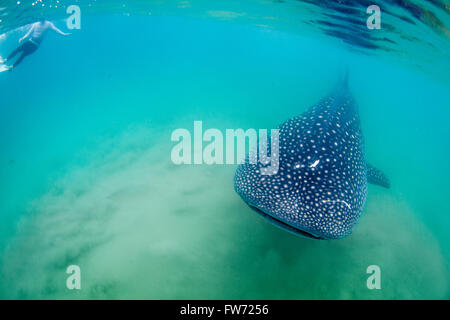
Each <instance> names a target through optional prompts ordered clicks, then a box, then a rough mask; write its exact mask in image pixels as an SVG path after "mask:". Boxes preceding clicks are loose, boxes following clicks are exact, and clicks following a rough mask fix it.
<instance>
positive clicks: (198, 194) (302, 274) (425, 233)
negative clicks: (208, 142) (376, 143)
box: [0, 127, 449, 299]
mask: <svg viewBox="0 0 450 320" xmlns="http://www.w3.org/2000/svg"><path fill="white" fill-rule="evenodd" d="M154 131H155V130H154V129H153V130H152V129H149V128H146V127H141V128H132V129H130V130H128V131H126V132H124V133H122V134H120V135H118V136H116V137H114V138H108V139H105V140H104V141H101V143H99V145H101V147H99V148H96V149H95V150H93V151H90V152H89V153H88V154H86V155H85V159H86V161H84V162H83V163H82V164H76V165H75V164H74V165H73V166H71V167H70V168H67V170H66V172H65V173H64V174H63V175H61V177H59V178H58V179H57V180H56V181H55V183H54V185H53V187H52V188H51V189H50V190H48V192H47V193H46V194H43V195H42V196H41V197H40V198H38V199H35V201H33V202H32V203H31V204H30V207H29V213H28V214H27V215H25V216H24V217H23V219H22V221H21V222H20V224H19V227H18V230H17V233H16V235H15V237H14V238H13V239H12V240H11V241H10V244H9V245H8V247H7V249H6V252H4V253H3V254H2V257H1V274H0V297H1V298H6V299H14V298H22V299H55V298H56V299H80V298H81V299H104V298H107V299H110V298H111V299H115V298H120V299H131V298H137V299H143V298H146V299H304V298H306V299H321V298H327V299H351V298H360V299H405V298H412V299H420V298H425V299H428V298H438V299H443V298H448V295H449V288H448V283H449V282H448V278H447V277H448V275H447V270H446V266H445V260H444V258H443V256H442V253H441V250H440V247H439V243H438V241H437V240H436V239H435V238H434V237H433V235H432V233H431V232H430V231H429V230H428V229H427V228H426V227H425V226H424V225H423V224H422V223H421V222H420V220H419V219H418V218H417V217H416V214H415V213H414V212H413V211H412V210H411V209H410V208H409V206H408V204H407V202H405V200H399V199H398V197H396V194H395V192H393V191H392V190H385V189H382V188H379V187H375V186H371V187H369V197H368V201H367V203H366V209H365V212H364V215H363V217H362V219H361V221H360V224H359V226H358V227H357V228H356V230H355V232H354V233H353V234H352V235H351V236H349V237H348V238H346V239H344V240H335V241H317V240H310V239H306V238H300V237H297V236H295V235H292V234H290V233H287V232H285V231H283V230H280V229H278V228H276V227H274V226H272V225H270V224H269V223H267V222H266V221H264V220H263V219H262V218H260V217H259V216H258V215H256V214H255V213H253V212H252V211H251V210H250V209H249V208H248V207H247V206H246V205H245V204H244V203H243V202H242V201H241V200H240V198H239V196H238V195H237V194H236V193H235V192H234V190H233V174H234V170H235V166H207V165H202V166H176V165H174V164H173V163H172V162H171V161H170V148H171V145H170V144H169V143H167V142H168V141H169V139H170V138H169V137H170V133H168V134H164V135H156V134H155V132H154ZM169 131H170V130H167V132H169ZM158 132H160V131H158ZM167 132H166V133H167ZM72 264H75V265H79V266H80V268H81V276H82V288H81V290H73V291H71V290H68V289H67V288H66V278H67V276H68V275H67V274H66V273H65V271H66V268H67V267H68V266H69V265H72ZM373 264H375V265H379V266H380V267H381V272H382V289H381V290H368V289H367V287H366V280H367V277H368V276H369V275H368V274H366V268H367V266H369V265H373Z"/></svg>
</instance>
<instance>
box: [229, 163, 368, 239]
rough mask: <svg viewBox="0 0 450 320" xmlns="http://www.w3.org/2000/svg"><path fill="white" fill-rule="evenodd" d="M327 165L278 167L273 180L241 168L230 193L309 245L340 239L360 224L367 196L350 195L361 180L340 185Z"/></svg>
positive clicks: (254, 166) (257, 169)
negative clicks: (323, 240) (308, 241)
mask: <svg viewBox="0 0 450 320" xmlns="http://www.w3.org/2000/svg"><path fill="white" fill-rule="evenodd" d="M327 159H328V158H327V157H324V158H323V159H322V158H321V159H308V158H305V161H296V162H294V163H290V162H284V161H283V162H282V163H280V166H279V169H278V172H277V173H276V174H274V175H263V174H261V172H262V171H261V167H260V165H259V164H249V163H245V164H242V165H241V166H240V167H239V168H238V170H237V171H236V175H235V179H234V186H235V190H236V192H237V193H238V194H239V195H240V196H241V198H242V199H243V200H244V201H245V202H246V203H247V204H248V205H249V206H250V207H251V208H252V209H253V210H255V211H256V212H257V213H259V214H260V215H261V216H263V217H264V218H266V219H267V220H269V221H270V222H271V223H273V224H275V225H277V226H278V227H281V228H283V229H285V230H287V231H290V232H292V233H295V234H297V235H301V236H304V237H308V238H314V239H336V238H342V237H345V236H346V235H348V234H349V233H350V232H351V231H352V229H353V227H354V226H355V224H356V222H357V220H358V219H359V212H360V211H359V210H358V209H359V208H360V207H361V206H362V204H363V203H361V202H362V201H363V200H362V199H364V198H365V192H366V190H365V189H364V187H363V189H362V191H361V194H360V195H358V194H356V193H355V191H353V190H357V189H358V188H357V187H358V186H357V181H358V180H362V178H363V177H361V179H358V178H357V177H356V176H355V178H356V179H355V180H354V181H353V182H350V183H348V182H347V181H343V180H341V179H343V177H342V173H337V172H335V167H336V164H335V163H332V162H331V161H327ZM347 174H348V175H349V176H352V172H350V171H349V172H348V173H346V174H345V175H347ZM353 174H354V173H353ZM353 196H354V198H353V199H352V198H351V197H353ZM358 198H359V199H361V200H360V201H359V202H360V203H358V201H357V200H356V199H358Z"/></svg>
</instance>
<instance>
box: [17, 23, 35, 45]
mask: <svg viewBox="0 0 450 320" xmlns="http://www.w3.org/2000/svg"><path fill="white" fill-rule="evenodd" d="M34 27H35V24H34V23H33V25H32V26H31V28H30V30H28V32H27V34H26V35H24V36H23V37H22V38H20V39H19V42H22V41H23V40H25V39H26V38H28V37H29V36H30V34H31V32H32V31H33V29H34Z"/></svg>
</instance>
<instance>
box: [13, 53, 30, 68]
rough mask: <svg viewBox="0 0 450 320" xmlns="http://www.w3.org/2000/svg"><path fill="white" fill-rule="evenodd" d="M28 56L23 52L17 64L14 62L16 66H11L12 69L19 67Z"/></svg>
mask: <svg viewBox="0 0 450 320" xmlns="http://www.w3.org/2000/svg"><path fill="white" fill-rule="evenodd" d="M28 55H29V54H28V53H26V52H25V51H24V52H22V54H21V55H20V57H19V59H17V60H16V62H14V64H13V65H12V66H11V69H12V68H15V67H17V66H18V65H19V64H20V63H21V62H22V60H23V59H24V58H25V57H26V56H28Z"/></svg>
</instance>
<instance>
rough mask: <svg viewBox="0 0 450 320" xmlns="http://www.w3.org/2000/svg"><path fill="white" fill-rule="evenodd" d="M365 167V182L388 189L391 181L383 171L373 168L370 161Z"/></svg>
mask: <svg viewBox="0 0 450 320" xmlns="http://www.w3.org/2000/svg"><path fill="white" fill-rule="evenodd" d="M366 167H367V182H369V183H371V184H376V185H379V186H381V187H385V188H388V189H389V188H390V187H391V183H390V181H389V179H388V177H387V176H386V175H385V174H384V173H383V172H381V171H380V170H378V169H377V168H375V167H374V166H373V165H371V164H370V163H366Z"/></svg>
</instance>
